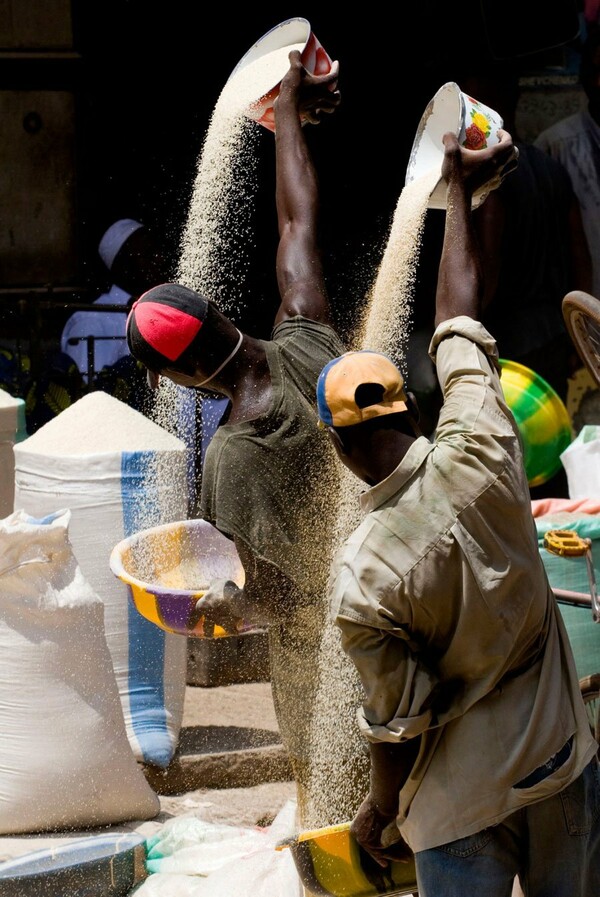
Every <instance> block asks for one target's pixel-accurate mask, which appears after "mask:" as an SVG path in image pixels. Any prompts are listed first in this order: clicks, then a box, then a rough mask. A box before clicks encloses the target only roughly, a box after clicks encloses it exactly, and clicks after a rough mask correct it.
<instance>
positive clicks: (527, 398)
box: [500, 358, 573, 486]
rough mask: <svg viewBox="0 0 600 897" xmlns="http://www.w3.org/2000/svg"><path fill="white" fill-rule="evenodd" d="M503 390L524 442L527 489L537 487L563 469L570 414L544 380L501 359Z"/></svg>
mask: <svg viewBox="0 0 600 897" xmlns="http://www.w3.org/2000/svg"><path fill="white" fill-rule="evenodd" d="M500 366H501V368H502V377H501V383H502V390H503V392H504V398H505V399H506V403H507V405H508V407H509V408H510V410H511V411H512V413H513V414H514V417H515V420H516V422H517V426H518V427H519V431H520V433H521V437H522V440H523V450H524V461H525V472H526V473H527V481H528V483H529V485H530V486H540V485H542V483H545V482H547V481H548V480H549V479H551V478H552V477H553V476H554V475H555V474H556V473H558V471H559V470H560V469H561V467H562V462H561V460H560V456H561V454H562V452H564V450H565V449H566V448H567V446H568V445H570V444H571V442H572V441H573V426H572V423H571V418H570V417H569V412H568V411H567V409H566V406H565V404H564V402H563V401H562V399H561V398H560V396H559V395H558V393H557V392H556V391H555V390H554V389H553V388H552V386H550V384H549V383H547V382H546V380H544V379H543V377H540V376H539V374H536V373H535V371H532V370H531V368H528V367H525V365H523V364H518V362H516V361H507V360H506V359H504V358H501V359H500Z"/></svg>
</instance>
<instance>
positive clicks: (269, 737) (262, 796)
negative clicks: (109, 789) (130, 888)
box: [0, 682, 295, 897]
mask: <svg viewBox="0 0 600 897" xmlns="http://www.w3.org/2000/svg"><path fill="white" fill-rule="evenodd" d="M144 772H145V774H146V777H147V779H148V781H149V782H150V784H151V785H152V787H153V788H154V790H155V791H156V792H157V793H158V795H159V798H160V805H161V812H160V814H159V816H157V817H156V819H153V820H150V821H145V822H141V823H136V822H135V821H134V822H132V823H129V824H126V825H119V826H115V827H113V828H110V829H102V832H103V833H105V832H114V833H119V832H138V833H140V834H141V835H143V836H144V837H149V836H150V835H153V834H155V833H156V832H157V831H159V830H160V828H161V826H162V825H164V823H165V822H166V821H167V820H168V819H172V818H173V817H174V816H179V815H184V814H189V813H192V812H193V813H199V814H200V815H201V816H202V818H203V819H205V820H206V821H208V822H218V823H227V824H231V825H238V826H240V825H241V826H253V825H263V826H264V825H269V824H270V823H271V822H272V820H273V819H274V817H275V816H276V815H277V813H278V812H279V810H280V809H281V808H282V807H283V806H284V804H285V803H286V802H287V801H288V800H289V799H291V798H293V797H294V796H295V785H294V782H293V781H292V779H291V773H290V771H289V764H288V761H287V757H286V754H285V751H284V750H283V747H282V745H281V740H280V738H279V729H278V726H277V720H276V717H275V709H274V707H273V700H272V698H271V684H270V682H250V683H243V684H233V685H223V686H218V687H201V686H190V685H188V686H187V688H186V694H185V703H184V712H183V725H182V729H181V734H180V748H179V752H178V755H177V756H176V758H174V760H173V762H172V763H171V765H170V767H169V768H168V769H167V770H166V771H162V770H156V769H153V768H148V767H146V768H145V769H144ZM203 783H208V784H207V785H206V786H205V785H203ZM94 833H97V831H96V830H94V831H93V832H91V831H89V830H83V831H77V832H72V831H70V832H61V833H57V834H52V835H49V834H40V835H37V834H33V835H10V836H4V837H0V862H2V861H5V860H9V859H12V858H15V857H19V856H22V855H23V854H25V853H28V852H29V851H34V850H42V849H47V848H53V847H57V846H61V845H63V844H67V843H69V842H70V841H74V840H77V839H79V838H82V837H87V836H93V834H94ZM99 897H101V895H99Z"/></svg>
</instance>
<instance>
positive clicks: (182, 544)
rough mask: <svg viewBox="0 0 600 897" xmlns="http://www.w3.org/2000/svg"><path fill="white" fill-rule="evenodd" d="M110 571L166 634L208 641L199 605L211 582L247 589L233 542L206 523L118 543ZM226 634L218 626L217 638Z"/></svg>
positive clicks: (182, 523) (173, 526)
mask: <svg viewBox="0 0 600 897" xmlns="http://www.w3.org/2000/svg"><path fill="white" fill-rule="evenodd" d="M110 568H111V570H112V572H113V573H114V574H115V576H117V577H118V578H119V579H120V580H122V582H124V583H125V584H126V585H127V586H128V587H129V590H130V595H131V598H132V600H133V603H134V604H135V607H136V610H137V611H138V613H140V614H141V615H142V616H143V617H145V618H146V619H147V620H150V622H151V623H154V624H155V625H156V626H158V627H159V628H160V629H164V630H165V631H166V632H175V633H178V634H179V635H186V636H192V637H194V638H206V637H207V636H206V635H205V634H204V618H203V617H202V616H201V615H199V614H198V611H197V610H196V604H197V602H198V599H199V598H202V596H203V595H204V593H205V592H206V591H207V589H208V588H209V586H210V583H211V581H213V580H215V579H232V580H233V581H234V582H235V583H237V585H239V586H243V585H244V568H243V566H242V563H241V561H240V558H239V555H238V553H237V550H236V548H235V545H234V543H233V542H232V541H231V540H230V539H228V538H227V537H226V536H224V535H223V534H222V533H220V532H219V531H218V530H217V529H216V528H215V527H214V526H211V524H210V523H208V522H207V521H206V520H178V521H176V522H175V523H167V524H163V525H162V526H155V527H152V528H150V529H146V530H141V531H140V532H138V533H135V534H134V535H133V536H130V537H129V538H127V539H123V540H122V541H121V542H119V543H118V544H117V545H115V547H114V548H113V550H112V552H111V555H110ZM248 629H250V627H248ZM225 635H226V633H225V630H224V629H222V628H221V627H220V626H215V629H214V635H213V636H212V637H213V638H220V637H224V636H225Z"/></svg>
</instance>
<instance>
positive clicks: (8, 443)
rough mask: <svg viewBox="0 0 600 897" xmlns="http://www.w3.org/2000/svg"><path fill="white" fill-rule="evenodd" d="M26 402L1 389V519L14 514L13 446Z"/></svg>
mask: <svg viewBox="0 0 600 897" xmlns="http://www.w3.org/2000/svg"><path fill="white" fill-rule="evenodd" d="M24 417H25V402H24V401H23V399H15V398H14V397H13V396H11V395H10V393H8V392H6V391H5V390H3V389H0V518H1V517H7V516H8V515H9V514H12V512H13V502H14V497H15V456H14V452H13V446H14V444H15V442H16V441H17V433H18V431H19V428H20V427H22V426H23V419H24Z"/></svg>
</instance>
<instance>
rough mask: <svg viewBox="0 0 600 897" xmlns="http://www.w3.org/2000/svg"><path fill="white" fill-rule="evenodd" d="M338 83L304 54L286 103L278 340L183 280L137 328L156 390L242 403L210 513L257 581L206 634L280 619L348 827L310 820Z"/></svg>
mask: <svg viewBox="0 0 600 897" xmlns="http://www.w3.org/2000/svg"><path fill="white" fill-rule="evenodd" d="M337 80H338V63H337V62H334V63H333V65H332V68H331V71H330V72H329V74H326V75H320V76H316V75H312V74H310V73H309V72H307V71H306V70H305V68H304V67H303V66H302V63H301V61H300V54H299V53H298V51H292V52H291V53H290V67H289V70H288V72H287V74H286V75H285V77H284V78H283V80H282V82H281V85H280V90H279V95H278V98H277V100H276V102H275V107H274V109H275V158H276V206H277V217H278V226H279V245H278V249H277V259H276V273H277V283H278V287H279V293H280V296H281V304H280V306H279V309H278V312H277V314H276V318H275V326H274V329H273V332H272V337H271V339H270V340H262V339H256V338H254V337H251V336H249V335H247V334H245V333H241V332H240V331H239V330H238V329H237V327H236V326H235V325H234V324H233V322H232V321H231V320H230V319H229V318H228V317H227V316H226V315H224V314H223V313H222V312H221V311H220V310H219V309H218V308H217V307H216V305H215V304H214V303H213V302H211V301H209V300H208V299H207V298H205V297H204V296H201V295H199V294H198V293H197V292H195V291H194V290H191V289H189V288H188V287H186V286H183V285H180V284H172V283H169V284H161V285H159V286H156V287H154V288H153V289H151V290H149V291H148V292H147V293H145V294H144V295H143V296H141V297H140V299H139V300H138V301H137V302H136V303H135V305H134V306H133V309H132V311H131V314H130V316H129V320H128V327H127V338H128V341H129V347H130V350H131V352H132V354H133V355H134V356H135V357H136V358H137V359H138V360H139V361H141V362H143V364H144V365H145V366H146V368H147V369H148V377H149V381H150V383H151V385H153V386H156V385H158V380H159V377H160V376H163V377H168V378H169V379H170V380H172V381H173V382H175V383H177V384H179V385H181V386H184V387H190V388H195V389H202V390H203V389H209V390H211V391H213V392H215V393H217V394H219V395H220V396H224V397H226V398H227V399H229V409H228V412H226V415H225V418H224V419H223V420H222V421H221V423H220V425H219V426H218V428H217V430H216V432H215V434H214V436H213V437H212V439H211V441H210V443H209V444H208V447H207V450H206V455H205V459H204V465H203V469H202V492H201V499H200V513H201V516H202V517H203V518H204V519H206V520H209V521H210V522H211V523H213V524H214V525H215V526H216V527H217V528H218V529H219V530H221V531H222V532H223V533H225V534H226V535H228V536H230V537H231V538H232V539H234V541H235V545H236V548H237V550H238V553H239V555H240V558H241V560H242V563H243V566H244V570H245V584H244V588H243V589H240V588H238V587H237V586H236V585H235V583H233V582H230V581H227V582H220V581H219V582H213V583H212V584H211V588H210V590H209V591H208V592H207V593H206V594H205V595H204V597H203V598H202V599H201V601H200V602H199V607H198V612H199V613H202V615H203V616H204V618H205V621H204V626H205V630H206V631H210V630H211V627H212V626H214V625H220V626H224V627H225V628H226V629H227V630H228V631H229V632H230V633H235V632H237V631H238V627H239V625H240V624H241V623H242V621H252V622H257V623H261V624H268V626H269V645H270V665H271V684H272V688H273V695H274V700H275V706H276V709H277V714H278V722H279V727H280V730H281V734H282V738H283V740H284V743H285V746H286V748H287V751H288V754H289V756H290V759H291V763H292V768H293V772H294V777H295V779H296V782H297V785H298V796H299V809H300V815H301V819H302V822H303V824H304V825H307V826H314V825H318V824H322V825H325V824H328V823H329V822H330V821H332V822H333V821H339V818H333V819H331V820H329V819H324V818H320V819H314V818H312V817H311V810H310V807H309V805H310V797H309V796H308V787H309V786H308V782H309V777H310V762H311V761H310V751H311V732H310V718H311V714H312V712H313V707H314V703H315V689H316V687H317V682H318V678H317V677H318V652H319V644H320V639H321V636H322V627H323V620H324V616H325V587H326V581H327V574H328V570H329V564H330V560H331V551H330V546H331V541H332V534H333V529H334V514H335V511H336V504H335V502H332V495H334V494H335V485H336V481H335V471H336V462H335V455H334V453H333V451H332V449H331V446H330V445H329V442H328V440H327V439H326V438H325V437H324V434H322V433H320V431H319V429H318V427H317V415H316V402H315V386H316V382H317V377H318V375H319V371H320V370H321V368H322V367H323V365H324V364H325V363H326V362H327V361H328V360H329V359H330V358H333V357H335V356H336V355H338V354H339V353H340V352H341V351H343V349H344V346H343V344H342V342H341V341H340V339H339V337H338V335H337V334H336V332H335V331H334V330H333V328H332V324H331V318H330V311H329V301H328V296H327V289H326V285H325V281H324V276H323V269H322V262H321V257H320V251H319V246H318V243H317V230H318V228H317V214H318V206H319V203H318V184H317V176H316V172H315V169H314V165H313V162H312V159H311V155H310V153H309V150H308V147H307V143H306V138H305V134H304V129H303V127H302V125H301V118H302V119H304V120H305V121H309V122H311V123H317V122H318V121H319V120H320V118H321V117H322V113H331V112H333V111H334V110H335V109H336V107H337V105H338V103H339V101H340V94H339V91H338V89H337ZM335 780H336V770H335V769H332V776H331V790H332V795H331V800H330V801H326V802H325V803H326V805H327V806H328V809H329V810H330V812H331V813H332V814H334V817H335V816H336V814H337V813H338V810H337V809H336V797H337V798H340V795H341V788H340V787H338V785H336V784H335ZM334 792H335V793H334Z"/></svg>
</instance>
